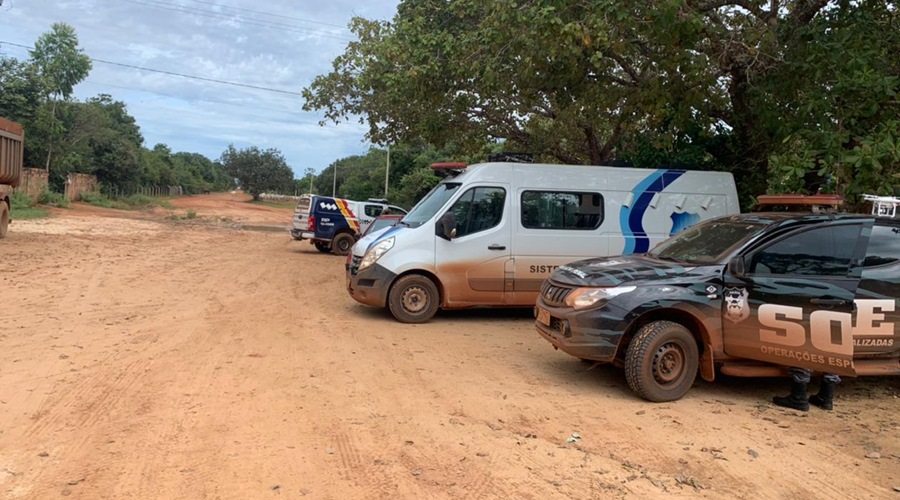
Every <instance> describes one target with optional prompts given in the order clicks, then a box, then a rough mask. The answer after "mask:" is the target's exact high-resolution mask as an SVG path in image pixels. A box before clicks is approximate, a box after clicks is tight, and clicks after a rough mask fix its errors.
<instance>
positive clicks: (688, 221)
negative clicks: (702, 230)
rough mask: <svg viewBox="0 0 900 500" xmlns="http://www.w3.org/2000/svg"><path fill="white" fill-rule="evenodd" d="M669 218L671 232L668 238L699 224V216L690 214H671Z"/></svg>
mask: <svg viewBox="0 0 900 500" xmlns="http://www.w3.org/2000/svg"><path fill="white" fill-rule="evenodd" d="M671 217H672V232H670V233H669V236H675V235H676V234H678V233H680V232H682V231H684V230H685V229H687V228H689V227H691V226H693V225H694V224H696V223H698V222H700V214H692V213H690V212H682V213H678V212H673V213H672V216H671Z"/></svg>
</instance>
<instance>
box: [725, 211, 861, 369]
mask: <svg viewBox="0 0 900 500" xmlns="http://www.w3.org/2000/svg"><path fill="white" fill-rule="evenodd" d="M871 224H872V222H871V221H859V220H856V221H844V222H841V221H835V222H829V223H824V224H823V223H819V224H815V225H812V226H804V227H800V228H796V229H794V230H792V231H788V232H784V233H781V234H778V235H774V236H773V237H772V238H771V239H770V240H769V241H767V242H765V243H763V244H762V245H761V246H758V245H757V246H755V247H754V248H753V249H752V250H751V251H749V252H747V253H745V254H743V255H742V256H741V258H742V259H743V263H744V274H743V275H742V276H735V275H733V274H732V271H733V269H732V268H731V266H729V269H728V270H726V272H725V277H724V278H725V290H724V296H723V303H722V317H723V321H722V323H723V332H724V339H723V340H724V346H725V353H726V354H728V355H730V356H736V357H742V358H748V359H754V360H759V361H766V362H769V363H774V364H778V365H783V366H797V367H804V368H809V369H811V370H814V371H819V372H825V373H840V374H845V375H855V369H854V366H853V327H854V319H855V318H854V315H855V314H854V313H855V308H854V298H855V296H856V289H857V286H858V285H859V281H860V271H861V268H860V266H859V262H861V256H863V255H864V254H865V246H866V242H867V238H861V237H860V236H861V234H862V230H863V227H864V226H869V227H871Z"/></svg>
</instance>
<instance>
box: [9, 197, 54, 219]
mask: <svg viewBox="0 0 900 500" xmlns="http://www.w3.org/2000/svg"><path fill="white" fill-rule="evenodd" d="M9 202H10V207H9V208H10V211H11V214H12V217H13V219H14V220H26V219H40V218H41V217H46V216H47V211H46V210H44V209H43V208H40V207H36V206H35V203H34V202H33V201H31V197H30V196H28V195H27V194H25V193H23V192H21V191H13V192H12V195H10V197H9Z"/></svg>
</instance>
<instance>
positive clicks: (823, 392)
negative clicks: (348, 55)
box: [809, 380, 837, 410]
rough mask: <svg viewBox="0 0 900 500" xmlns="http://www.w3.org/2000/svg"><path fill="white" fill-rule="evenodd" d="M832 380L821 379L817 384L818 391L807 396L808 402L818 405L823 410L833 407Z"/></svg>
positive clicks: (833, 385) (833, 384)
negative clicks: (818, 384)
mask: <svg viewBox="0 0 900 500" xmlns="http://www.w3.org/2000/svg"><path fill="white" fill-rule="evenodd" d="M836 385H837V384H835V383H834V382H826V381H824V380H823V381H822V385H820V386H819V393H818V394H814V395H812V396H810V397H809V402H810V403H812V404H814V405H816V406H818V407H819V408H821V409H823V410H831V409H832V408H834V387H835V386H836Z"/></svg>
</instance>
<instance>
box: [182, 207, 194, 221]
mask: <svg viewBox="0 0 900 500" xmlns="http://www.w3.org/2000/svg"><path fill="white" fill-rule="evenodd" d="M184 218H185V219H196V218H197V212H195V211H193V210H191V209H188V211H187V213H186V214H184Z"/></svg>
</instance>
